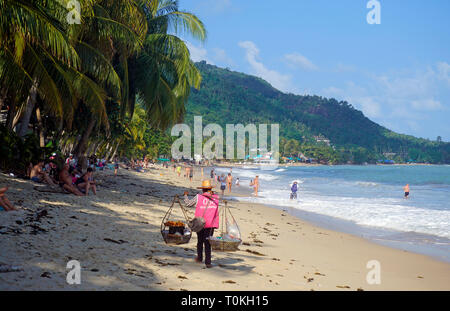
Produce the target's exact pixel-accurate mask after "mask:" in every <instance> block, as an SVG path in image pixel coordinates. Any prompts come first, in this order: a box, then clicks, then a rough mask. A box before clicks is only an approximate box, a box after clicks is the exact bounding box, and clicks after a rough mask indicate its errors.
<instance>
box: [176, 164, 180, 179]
mask: <svg viewBox="0 0 450 311" xmlns="http://www.w3.org/2000/svg"><path fill="white" fill-rule="evenodd" d="M177 174H178V177H180V175H181V166H180V165H178V166H177Z"/></svg>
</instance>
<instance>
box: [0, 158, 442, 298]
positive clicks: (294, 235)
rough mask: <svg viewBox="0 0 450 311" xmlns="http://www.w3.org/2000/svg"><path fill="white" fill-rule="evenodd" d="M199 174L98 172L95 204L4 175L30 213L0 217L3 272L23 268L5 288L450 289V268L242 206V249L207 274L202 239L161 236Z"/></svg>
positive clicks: (6, 279) (1, 285) (218, 256)
mask: <svg viewBox="0 0 450 311" xmlns="http://www.w3.org/2000/svg"><path fill="white" fill-rule="evenodd" d="M204 173H205V178H206V177H207V176H209V174H208V172H207V170H205V172H204ZM199 175H200V174H199V173H198V170H196V172H195V174H194V181H193V182H192V183H190V182H189V181H188V180H187V179H186V178H183V176H181V177H177V176H176V173H174V172H173V171H172V168H169V169H164V168H162V167H160V166H157V167H153V168H150V169H149V170H148V172H146V173H136V172H132V171H126V170H124V169H120V170H119V177H118V178H116V179H115V178H114V177H113V176H112V172H111V171H108V170H107V171H103V172H98V173H96V179H98V180H99V181H100V182H101V185H100V186H99V190H98V195H97V196H89V197H75V196H70V195H66V194H53V193H43V192H38V191H35V190H33V188H34V186H36V185H35V184H33V183H32V182H30V181H25V180H20V179H15V178H11V177H8V176H7V175H6V174H0V184H4V183H5V182H7V183H8V184H9V185H10V188H11V190H10V195H9V196H10V199H11V201H13V202H14V203H16V205H18V206H22V207H26V208H27V209H21V210H20V211H18V212H7V213H3V214H1V217H0V233H1V239H0V248H1V249H2V250H4V251H2V253H1V254H0V264H13V265H18V266H21V267H22V268H23V271H20V272H9V273H0V290H14V289H16V290H24V289H25V290H44V289H47V290H357V289H360V290H449V289H450V265H449V264H448V263H445V262H441V261H438V260H435V259H433V258H430V257H428V256H425V255H420V254H415V253H410V252H406V251H401V250H397V249H393V248H390V247H387V246H382V245H378V244H376V243H374V242H370V241H367V240H365V239H364V238H361V237H358V236H352V235H350V234H346V233H341V232H337V231H333V230H328V229H324V228H321V227H318V226H315V225H313V224H310V223H308V222H307V221H304V220H301V219H298V218H296V217H295V216H292V215H290V214H288V213H287V212H283V211H282V210H278V209H276V208H273V207H269V206H265V205H261V204H255V203H248V202H236V201H230V208H231V210H232V213H233V216H234V217H235V218H236V220H237V222H238V224H239V226H240V229H241V233H242V237H243V244H241V246H240V247H239V248H240V250H239V251H237V252H233V253H223V252H214V251H213V256H212V261H213V264H214V265H215V266H214V267H213V269H204V265H201V264H196V263H194V261H193V257H194V253H195V244H196V240H197V238H196V235H195V234H194V235H193V237H192V238H191V241H190V242H189V243H188V244H185V245H180V246H170V245H166V244H164V242H163V241H162V238H161V235H160V233H159V226H160V222H161V220H162V218H163V216H164V213H165V212H166V210H167V208H168V207H169V206H170V199H171V197H172V196H173V195H174V194H179V195H181V194H182V193H183V191H184V190H187V191H189V192H190V194H191V195H193V194H195V193H197V190H196V189H195V187H197V186H198V184H199V183H200V181H201V176H199ZM231 195H234V193H232V194H231ZM226 196H227V195H226ZM18 201H20V202H21V203H20V205H19V204H18V203H17V202H18ZM38 208H46V209H47V210H48V217H42V218H41V219H40V221H35V220H33V215H34V212H35V211H36V210H37V209H38ZM191 212H192V211H191ZM18 219H21V220H22V224H18V223H17V220H18ZM5 228H6V229H5ZM37 228H40V229H42V230H45V231H40V230H39V229H37ZM33 231H36V232H35V233H33ZM18 232H20V233H18ZM70 259H76V260H79V261H80V263H81V266H82V268H83V270H82V271H83V272H82V273H83V274H82V283H81V285H69V284H67V282H66V280H65V277H66V273H67V269H66V264H67V261H68V260H70ZM374 259H375V260H378V261H379V262H380V264H381V284H379V285H371V284H368V283H367V280H366V275H367V273H368V272H369V269H368V268H367V263H368V262H369V261H370V260H374ZM205 280H208V282H205Z"/></svg>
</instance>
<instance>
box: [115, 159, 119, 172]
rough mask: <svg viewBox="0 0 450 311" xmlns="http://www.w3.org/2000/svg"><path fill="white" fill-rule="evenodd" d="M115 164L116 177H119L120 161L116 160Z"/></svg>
mask: <svg viewBox="0 0 450 311" xmlns="http://www.w3.org/2000/svg"><path fill="white" fill-rule="evenodd" d="M114 162H115V163H114V176H117V172H118V171H119V159H117V158H116V159H115V161H114Z"/></svg>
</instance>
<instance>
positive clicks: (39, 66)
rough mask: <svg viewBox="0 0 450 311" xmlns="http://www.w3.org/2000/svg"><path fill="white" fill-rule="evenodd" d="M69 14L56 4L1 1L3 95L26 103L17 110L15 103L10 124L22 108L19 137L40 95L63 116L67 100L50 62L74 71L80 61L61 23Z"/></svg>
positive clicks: (0, 53) (52, 2) (0, 41)
mask: <svg viewBox="0 0 450 311" xmlns="http://www.w3.org/2000/svg"><path fill="white" fill-rule="evenodd" d="M64 11H66V9H65V8H63V7H62V6H61V5H60V3H59V2H57V1H37V0H30V1H27V2H25V1H14V0H0V12H1V15H0V78H1V81H2V84H1V88H2V93H10V94H12V96H13V97H18V98H19V99H22V100H23V95H24V94H27V99H26V101H25V105H24V106H20V107H16V105H15V103H16V102H17V101H14V100H13V101H12V106H11V107H10V108H12V109H10V115H9V116H8V119H9V123H10V125H12V122H11V120H12V117H13V114H14V113H15V112H16V110H17V109H16V108H19V109H20V108H23V110H24V113H23V115H22V122H21V127H20V129H19V135H21V136H23V135H24V134H25V133H26V130H27V128H28V123H29V120H30V117H31V113H32V112H33V108H34V105H35V103H36V99H37V96H38V94H39V95H40V96H41V97H42V98H45V100H46V102H47V104H48V105H49V106H50V108H51V109H52V110H53V111H55V112H57V113H61V111H62V101H63V100H62V98H63V97H64V96H63V95H62V94H61V92H60V91H59V89H58V87H57V83H56V82H55V80H54V79H52V77H51V74H50V72H49V69H48V66H47V65H48V64H49V63H56V62H59V63H63V64H66V65H67V66H70V67H72V68H74V69H76V68H78V67H79V64H80V62H79V58H78V55H77V53H76V51H75V49H74V47H73V46H72V45H71V44H70V42H69V38H68V37H67V35H66V34H65V32H64V27H63V24H62V23H61V22H60V21H59V20H58V17H61V14H62V12H64Z"/></svg>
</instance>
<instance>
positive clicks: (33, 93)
mask: <svg viewBox="0 0 450 311" xmlns="http://www.w3.org/2000/svg"><path fill="white" fill-rule="evenodd" d="M36 97H37V80H36V79H34V80H33V85H32V86H31V89H30V94H29V95H28V98H27V102H26V104H25V112H24V114H23V116H22V119H21V121H20V128H19V130H18V132H17V134H18V135H19V136H20V137H24V136H25V135H26V134H27V132H28V124H30V118H31V114H32V113H33V109H34V106H35V105H36Z"/></svg>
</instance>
